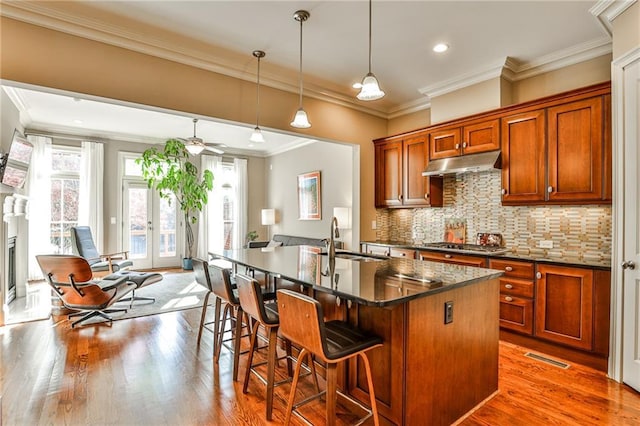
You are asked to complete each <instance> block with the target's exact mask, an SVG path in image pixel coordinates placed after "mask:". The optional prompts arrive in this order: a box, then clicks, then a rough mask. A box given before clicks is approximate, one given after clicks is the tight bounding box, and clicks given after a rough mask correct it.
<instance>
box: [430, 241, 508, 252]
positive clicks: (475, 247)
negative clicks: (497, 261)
mask: <svg viewBox="0 0 640 426" xmlns="http://www.w3.org/2000/svg"><path fill="white" fill-rule="evenodd" d="M423 247H425V248H432V249H438V250H442V251H453V252H464V253H479V254H501V253H506V251H507V249H506V248H504V247H500V246H493V245H480V244H457V243H446V242H440V243H426V244H424V245H423Z"/></svg>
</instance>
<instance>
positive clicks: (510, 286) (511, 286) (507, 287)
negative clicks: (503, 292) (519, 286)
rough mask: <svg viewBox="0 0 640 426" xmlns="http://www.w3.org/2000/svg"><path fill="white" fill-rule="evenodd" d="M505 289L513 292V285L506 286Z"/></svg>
mask: <svg viewBox="0 0 640 426" xmlns="http://www.w3.org/2000/svg"><path fill="white" fill-rule="evenodd" d="M504 288H506V289H509V290H511V289H512V288H513V285H511V284H505V285H504Z"/></svg>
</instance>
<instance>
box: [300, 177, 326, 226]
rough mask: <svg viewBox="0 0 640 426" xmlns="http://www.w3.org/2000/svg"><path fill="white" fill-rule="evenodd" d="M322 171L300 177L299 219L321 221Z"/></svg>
mask: <svg viewBox="0 0 640 426" xmlns="http://www.w3.org/2000/svg"><path fill="white" fill-rule="evenodd" d="M321 194H322V192H321V191H320V171H315V172H309V173H304V174H302V175H298V219H299V220H321V219H322V204H321V199H320V197H321Z"/></svg>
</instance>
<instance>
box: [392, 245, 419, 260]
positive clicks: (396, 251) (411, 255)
mask: <svg viewBox="0 0 640 426" xmlns="http://www.w3.org/2000/svg"><path fill="white" fill-rule="evenodd" d="M389 256H391V257H402V258H405V259H415V258H416V251H415V250H411V249H402V248H394V247H390V248H389Z"/></svg>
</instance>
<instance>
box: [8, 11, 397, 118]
mask: <svg viewBox="0 0 640 426" xmlns="http://www.w3.org/2000/svg"><path fill="white" fill-rule="evenodd" d="M0 14H1V15H3V16H6V17H8V18H12V19H16V20H19V21H23V22H26V23H29V24H33V25H38V26H41V27H44V28H49V29H53V30H56V31H60V32H64V33H67V34H71V35H74V36H78V37H82V38H86V39H89V40H93V41H97V42H101V43H105V44H110V45H113V46H117V47H121V48H124V49H127V50H131V51H135V52H139V53H143V54H146V55H150V56H155V57H159V58H163V59H167V60H170V61H173V62H177V63H181V64H185V65H189V66H193V67H196V68H200V69H204V70H207V71H212V72H215V73H218V74H222V75H226V76H229V77H233V78H237V79H240V80H245V81H249V82H254V81H255V79H256V74H255V73H253V72H248V71H245V70H244V69H243V68H240V67H238V65H237V64H240V63H242V60H238V59H239V58H241V55H239V54H237V53H232V52H228V51H223V50H222V49H219V51H217V52H216V54H215V55H214V54H211V53H210V52H205V51H203V50H199V49H193V48H190V47H189V45H188V44H187V45H185V44H177V43H173V42H171V41H168V40H163V39H160V38H156V37H152V36H150V35H148V34H147V33H135V32H132V31H129V30H126V29H123V28H121V27H117V26H114V25H109V24H106V23H104V22H102V21H99V20H96V19H91V18H88V17H86V16H76V15H71V14H68V13H63V12H61V11H59V10H57V9H54V8H51V7H47V6H46V2H44V3H41V2H38V3H36V2H19V3H6V4H3V6H2V9H1V10H0ZM218 53H219V54H218ZM294 80H295V79H289V80H287V79H285V78H283V73H281V72H278V73H270V72H268V71H267V70H263V72H262V73H261V76H260V84H261V85H264V86H268V87H272V88H274V89H278V90H282V91H286V92H290V93H294V94H298V93H299V92H298V90H299V88H298V82H297V80H295V81H294ZM304 96H305V97H309V98H314V99H318V100H321V101H325V102H329V103H332V104H336V105H340V106H344V107H347V108H351V109H355V110H358V111H360V112H364V113H366V114H370V115H374V116H377V117H381V118H387V113H386V112H385V111H381V110H379V109H374V108H370V107H366V106H363V105H361V104H359V103H357V101H356V99H355V97H351V96H348V95H345V94H342V93H339V92H336V91H334V90H331V89H328V88H326V87H320V86H319V85H317V84H314V83H313V82H307V83H305V86H304Z"/></svg>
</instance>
